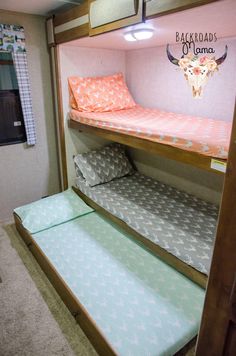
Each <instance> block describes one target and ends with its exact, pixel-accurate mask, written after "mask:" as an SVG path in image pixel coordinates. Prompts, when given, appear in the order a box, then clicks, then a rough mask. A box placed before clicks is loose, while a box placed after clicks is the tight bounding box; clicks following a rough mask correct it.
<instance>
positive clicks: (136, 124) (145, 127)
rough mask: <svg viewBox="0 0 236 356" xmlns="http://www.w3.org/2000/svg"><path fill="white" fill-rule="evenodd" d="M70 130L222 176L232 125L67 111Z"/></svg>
mask: <svg viewBox="0 0 236 356" xmlns="http://www.w3.org/2000/svg"><path fill="white" fill-rule="evenodd" d="M69 126H70V127H71V128H74V129H78V130H80V131H83V132H88V133H92V134H96V135H98V136H101V137H103V138H105V139H108V140H111V141H116V142H119V143H122V144H125V145H127V146H131V147H134V148H138V149H143V150H146V151H149V152H152V153H157V154H160V155H162V156H164V157H167V158H170V159H174V160H177V161H181V162H183V163H187V164H192V165H194V166H196V167H199V168H202V169H206V170H209V171H215V172H224V169H225V165H226V160H227V155H228V148H229V142H230V133H231V123H228V122H225V121H223V120H213V119H208V118H202V117H194V116H190V115H182V114H176V113H173V112H166V111H163V110H158V109H148V108H143V107H141V106H139V105H135V106H134V107H133V108H130V109H126V110H118V111H111V112H80V111H78V110H75V109H72V110H71V111H70V120H69Z"/></svg>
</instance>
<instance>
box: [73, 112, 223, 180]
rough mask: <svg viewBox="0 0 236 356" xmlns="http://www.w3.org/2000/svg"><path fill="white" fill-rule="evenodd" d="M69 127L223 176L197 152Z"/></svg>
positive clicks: (81, 126)
mask: <svg viewBox="0 0 236 356" xmlns="http://www.w3.org/2000/svg"><path fill="white" fill-rule="evenodd" d="M68 124H69V127H70V128H72V129H75V130H79V131H81V132H87V133H90V134H94V135H97V136H100V137H103V138H105V139H107V140H111V141H115V142H119V143H122V144H124V145H127V146H130V147H134V148H138V149H141V150H145V151H148V152H151V153H155V154H159V155H161V156H163V157H166V158H169V159H172V160H176V161H179V162H183V163H186V164H191V165H193V166H195V167H198V168H201V169H205V170H207V171H210V172H214V173H216V174H223V173H222V172H219V171H216V170H214V169H212V168H211V159H212V157H208V156H204V155H202V154H200V153H197V152H190V151H185V150H182V149H180V148H177V147H173V146H169V145H165V144H162V143H158V142H153V141H149V140H145V139H143V138H139V137H135V136H131V135H128V134H126V133H120V132H115V131H110V130H107V129H103V128H98V127H94V126H90V125H86V124H82V123H80V122H78V121H75V120H72V119H70V120H69V123H68ZM217 160H218V161H221V162H224V163H225V162H226V160H221V159H217Z"/></svg>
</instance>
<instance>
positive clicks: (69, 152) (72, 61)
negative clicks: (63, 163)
mask: <svg viewBox="0 0 236 356" xmlns="http://www.w3.org/2000/svg"><path fill="white" fill-rule="evenodd" d="M60 64H61V76H62V77H61V79H62V97H63V110H64V118H65V138H66V156H67V171H68V184H69V186H71V185H74V177H75V172H74V171H75V170H74V165H73V159H72V157H73V155H74V154H77V153H78V152H86V151H88V150H89V149H92V148H96V147H99V146H102V145H104V144H105V142H106V141H105V140H103V139H98V138H97V137H95V136H91V135H85V134H83V133H78V132H76V131H75V130H71V129H69V128H68V125H67V118H68V112H69V94H68V82H67V78H68V77H70V76H82V77H83V76H84V77H86V76H88V77H91V76H103V75H109V74H111V73H115V72H122V73H124V75H125V52H124V51H116V50H110V49H95V48H93V49H92V48H80V47H76V46H70V45H62V46H60Z"/></svg>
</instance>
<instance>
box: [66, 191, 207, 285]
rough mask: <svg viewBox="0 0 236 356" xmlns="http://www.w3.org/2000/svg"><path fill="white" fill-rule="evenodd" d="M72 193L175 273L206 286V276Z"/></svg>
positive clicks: (114, 217)
mask: <svg viewBox="0 0 236 356" xmlns="http://www.w3.org/2000/svg"><path fill="white" fill-rule="evenodd" d="M73 189H74V191H75V192H76V193H77V194H78V195H79V196H80V197H81V198H82V199H83V200H84V201H85V202H86V203H87V204H88V205H89V206H91V207H92V208H94V209H95V210H96V211H97V212H98V213H100V214H101V215H102V216H105V217H106V218H108V220H110V221H112V222H114V223H115V224H117V225H119V226H120V227H121V228H122V229H123V230H124V231H125V232H128V234H130V235H131V236H133V237H134V238H135V239H136V240H137V241H138V242H140V243H141V244H142V245H143V246H145V247H146V248H147V249H149V250H150V251H152V252H153V253H154V254H155V255H156V256H158V257H160V258H161V259H162V260H163V261H165V262H166V263H168V264H169V265H170V266H172V267H174V268H175V269H176V270H177V271H179V272H180V273H182V274H184V275H185V276H186V277H188V278H189V279H191V280H192V281H193V282H195V283H197V284H198V285H200V286H201V287H203V288H206V284H207V276H206V275H205V274H203V273H201V272H199V271H197V270H196V269H194V268H192V267H191V266H189V265H187V264H186V263H184V262H182V261H181V260H179V259H178V258H177V257H175V256H174V255H172V254H170V253H169V252H167V251H166V250H164V249H163V248H161V247H160V246H158V245H156V244H154V243H153V242H152V241H150V240H148V239H147V238H146V237H144V236H142V235H141V234H139V233H138V232H136V231H135V230H133V229H132V228H131V227H129V226H128V225H127V224H126V223H125V222H124V221H122V220H120V219H119V218H117V217H116V216H114V215H112V214H111V213H109V212H108V211H107V210H105V209H104V208H102V207H101V206H100V205H98V204H97V203H95V202H94V201H93V200H92V199H90V198H89V197H87V196H86V195H85V194H83V193H82V192H81V191H80V190H79V189H78V188H75V187H73Z"/></svg>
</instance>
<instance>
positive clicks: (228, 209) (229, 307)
mask: <svg viewBox="0 0 236 356" xmlns="http://www.w3.org/2000/svg"><path fill="white" fill-rule="evenodd" d="M152 1H153V3H155V4H156V10H155V11H154V13H153V14H151V15H150V14H149V15H148V14H146V12H145V13H144V18H150V17H151V18H155V17H158V16H161V15H163V14H165V15H166V14H169V13H173V12H178V11H181V10H186V9H190V8H192V7H194V6H198V5H202V4H206V3H210V2H214V0H208V1H207V0H184V1H183V0H169V1H165V0H152ZM215 1H217V0H215ZM85 4H88V1H85ZM183 5H184V6H183ZM84 6H87V5H84ZM83 9H84V8H83V5H80V6H77V7H75V8H73V9H71V10H69V11H66V12H64V13H62V14H59V15H56V16H55V17H53V18H52V17H51V18H49V19H48V21H49V22H51V24H52V26H51V34H52V36H51V38H50V36H48V38H49V39H50V40H49V41H48V45H49V47H51V58H52V67H53V73H54V84H55V88H56V91H55V102H56V104H55V105H56V108H57V109H58V114H57V118H58V129H59V132H60V135H59V137H60V154H61V160H60V161H61V164H62V173H63V174H62V183H63V184H62V186H63V187H64V189H66V188H67V187H68V184H67V164H66V147H65V126H64V114H63V105H62V89H61V81H60V71H61V70H60V62H59V55H58V53H59V46H58V45H59V44H60V43H67V42H69V41H71V40H74V39H78V38H81V37H86V36H88V35H89V23H86V24H85V25H78V26H77V27H74V28H71V29H69V30H64V31H61V32H60V33H59V34H55V31H54V29H55V25H54V24H53V23H54V22H55V23H56V22H57V21H59V23H60V25H61V24H62V25H68V24H70V23H72V22H73V21H72V20H76V19H77V18H78V19H79V18H80V17H81V16H82V15H83V14H82V12H83ZM146 10H147V9H146V6H145V7H144V11H146ZM87 12H88V11H87ZM49 27H50V26H49ZM108 30H109V28H108V29H106V31H108ZM53 35H54V36H53ZM57 100H58V103H57ZM226 104H227V103H225V105H226ZM57 109H56V111H57ZM71 125H72V126H73V125H75V124H71ZM75 126H76V127H74V128H76V129H79V130H83V131H84V132H85V131H86V130H87V131H86V132H89V131H90V132H91V133H94V132H92V131H91V130H89V128H88V127H85V126H84V127H83V126H80V127H79V126H78V125H75ZM96 134H97V135H101V137H104V138H105V136H103V134H105V135H106V132H104V131H103V132H99V133H98V129H97V133H96ZM107 134H108V135H109V138H108V139H110V140H112V137H111V136H110V135H115V134H113V133H109V132H107ZM107 137H108V136H107ZM115 140H116V141H117V142H121V143H124V144H127V145H130V146H131V147H136V148H142V149H145V150H147V151H149V150H150V151H151V152H153V153H159V154H161V153H160V152H158V150H162V149H164V150H166V151H169V152H168V153H167V152H165V153H164V154H163V155H165V156H166V157H169V158H170V159H176V160H179V161H182V162H184V161H185V163H188V164H193V165H196V167H200V168H203V169H208V170H209V166H210V161H208V162H206V159H207V158H206V159H205V157H204V158H203V161H204V162H202V157H201V156H200V155H195V154H194V156H192V157H188V158H184V160H182V159H181V155H182V154H184V153H183V151H181V152H178V150H177V149H174V150H175V152H173V150H172V148H170V149H169V147H167V146H166V147H165V148H164V146H162V147H158V145H155V147H154V145H153V146H152V148H151V147H150V146H146V142H144V140H143V142H141V141H139V140H137V139H135V141H134V140H133V139H132V142H130V143H129V142H127V141H129V137H128V136H127V135H126V137H124V136H122V135H119V137H118V136H116V138H115ZM121 140H122V141H121ZM175 154H177V155H178V157H179V159H178V157H177V158H174V155H175ZM190 155H191V154H190ZM196 160H197V162H196ZM199 160H200V161H201V164H200V165H199ZM206 166H207V168H205V167H206ZM214 172H216V171H214ZM235 181H236V102H235V109H234V124H233V129H232V134H231V143H230V149H229V156H228V160H227V169H226V174H225V179H224V190H223V195H222V203H221V209H220V214H219V219H218V227H217V232H216V240H215V247H214V251H213V259H212V265H211V270H210V275H209V279H208V284H207V291H206V299H205V306H204V311H203V317H202V322H201V326H200V332H199V337H198V342H197V348H196V356H202V355H206V354H207V355H212V356H213V355H214V356H216V355H229V356H234V355H236V272H235V271H236V258H235V251H236V238H235V231H236V204H235V201H236V185H235Z"/></svg>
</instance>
